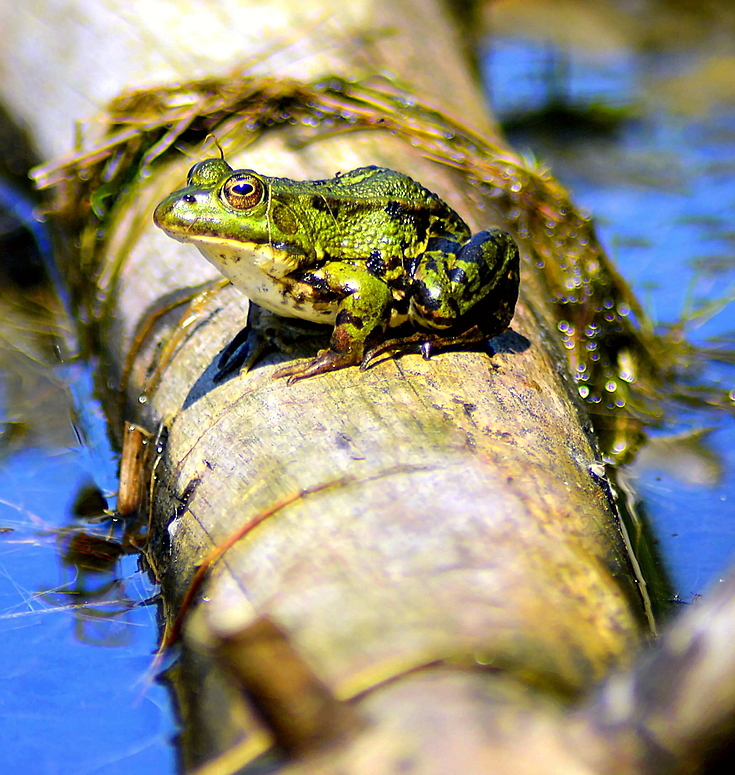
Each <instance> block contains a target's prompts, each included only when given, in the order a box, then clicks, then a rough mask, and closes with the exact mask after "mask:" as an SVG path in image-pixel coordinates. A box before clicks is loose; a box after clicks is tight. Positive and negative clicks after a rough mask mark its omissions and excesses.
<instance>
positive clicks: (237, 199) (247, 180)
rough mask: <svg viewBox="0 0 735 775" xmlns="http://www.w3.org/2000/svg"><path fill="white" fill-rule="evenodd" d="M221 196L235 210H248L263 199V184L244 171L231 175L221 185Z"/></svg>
mask: <svg viewBox="0 0 735 775" xmlns="http://www.w3.org/2000/svg"><path fill="white" fill-rule="evenodd" d="M222 198H223V199H224V200H225V202H226V203H227V204H228V205H229V206H230V207H233V208H234V209H235V210H249V209H250V208H251V207H255V205H257V204H260V202H261V201H262V200H263V184H262V182H261V181H260V180H258V178H256V177H255V176H254V175H250V174H249V173H246V172H242V173H240V174H238V175H233V176H232V177H231V178H229V179H228V180H226V181H225V183H224V185H223V186H222Z"/></svg>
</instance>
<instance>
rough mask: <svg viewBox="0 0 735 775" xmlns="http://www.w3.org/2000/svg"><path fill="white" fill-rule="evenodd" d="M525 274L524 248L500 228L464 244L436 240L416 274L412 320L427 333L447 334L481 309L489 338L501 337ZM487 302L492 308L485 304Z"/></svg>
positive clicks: (479, 322)
mask: <svg viewBox="0 0 735 775" xmlns="http://www.w3.org/2000/svg"><path fill="white" fill-rule="evenodd" d="M519 271H520V260H519V254H518V247H517V245H516V244H515V242H514V241H513V239H512V237H511V236H510V235H509V234H507V233H506V232H504V231H500V229H489V230H487V231H481V232H478V233H477V234H475V235H474V236H473V237H472V238H471V239H469V240H468V241H467V242H465V243H464V245H460V244H459V243H458V242H455V241H454V240H452V239H451V238H444V237H438V238H433V239H431V240H429V244H428V246H427V250H426V251H425V253H424V254H423V256H422V257H421V258H420V260H419V261H418V262H417V264H416V267H415V269H414V271H413V272H412V278H413V285H412V298H411V309H410V316H411V318H412V320H413V322H414V323H417V324H418V325H420V326H423V327H425V328H433V329H447V328H451V327H452V326H454V325H455V324H456V323H457V322H458V321H459V319H460V318H462V317H463V316H464V315H466V314H467V313H468V312H470V310H472V309H473V308H476V310H477V312H478V313H480V314H478V315H477V319H476V320H475V321H474V322H475V323H476V324H477V325H479V326H480V327H481V328H482V329H483V330H485V331H487V333H488V335H489V336H492V335H494V334H497V333H500V332H501V331H503V330H505V328H507V326H508V324H509V323H510V321H511V318H512V317H513V311H514V309H515V303H516V300H517V298H518V283H519ZM483 299H485V300H486V301H487V302H488V303H487V304H486V305H479V304H478V302H481V301H482V300H483ZM476 305H477V307H476Z"/></svg>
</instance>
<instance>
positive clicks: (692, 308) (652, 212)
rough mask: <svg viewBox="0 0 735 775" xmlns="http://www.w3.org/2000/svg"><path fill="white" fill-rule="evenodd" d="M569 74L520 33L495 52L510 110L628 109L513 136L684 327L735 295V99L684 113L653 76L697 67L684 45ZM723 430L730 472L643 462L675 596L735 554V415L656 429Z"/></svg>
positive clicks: (574, 63) (725, 373) (588, 60)
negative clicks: (599, 124)
mask: <svg viewBox="0 0 735 775" xmlns="http://www.w3.org/2000/svg"><path fill="white" fill-rule="evenodd" d="M562 57H563V59H564V60H565V61H564V63H563V65H562V67H561V70H562V71H563V73H564V79H563V83H562V84H561V85H558V84H557V85H552V86H551V87H550V86H549V70H550V68H549V48H548V47H547V48H541V47H540V46H539V44H538V42H534V41H527V40H522V39H505V40H502V39H501V40H499V41H496V42H495V43H494V44H493V48H492V50H491V51H490V52H489V54H488V57H487V60H486V63H485V64H486V74H487V75H488V78H489V80H490V81H491V88H490V92H491V95H492V98H493V104H494V107H495V109H496V110H497V112H498V113H499V115H500V117H501V119H502V118H505V119H510V118H513V117H517V116H518V115H519V112H522V111H524V110H525V111H532V110H540V109H541V108H543V106H544V105H545V104H546V101H547V100H549V99H550V98H556V99H557V100H559V99H561V100H562V102H563V103H564V104H566V105H568V106H573V107H577V108H579V107H585V106H589V105H607V106H611V107H613V108H617V109H623V110H625V111H626V113H627V116H628V118H627V119H626V120H624V121H622V123H621V124H620V126H619V127H618V128H617V131H615V132H614V133H613V134H612V135H610V134H605V133H597V132H594V131H590V132H588V133H585V132H584V131H578V132H573V133H571V134H570V133H568V132H567V135H566V136H564V132H563V131H559V132H556V131H555V129H554V127H553V126H549V127H545V128H544V129H543V130H542V131H539V129H538V127H537V128H536V129H535V130H534V131H525V132H524V131H523V130H522V129H519V130H517V132H516V134H515V135H512V136H511V140H512V141H514V142H515V143H516V145H517V146H518V147H519V148H521V149H523V148H526V149H527V150H530V151H532V152H533V153H534V155H535V156H536V157H538V158H540V160H541V161H544V162H548V163H549V164H550V166H551V168H552V170H553V172H554V174H555V175H556V176H557V177H558V178H560V179H561V181H562V182H563V183H565V185H567V186H568V187H569V188H570V189H571V191H572V194H573V198H574V200H575V202H577V204H578V205H579V206H581V207H582V208H583V209H585V210H587V211H589V212H590V213H592V214H593V216H594V218H595V221H596V224H597V228H598V233H599V235H600V237H601V240H602V242H603V244H604V245H605V247H606V248H607V250H608V251H609V253H610V255H612V256H613V257H614V259H615V261H616V263H617V265H618V267H619V269H620V271H621V273H622V275H623V276H624V277H625V278H626V279H627V280H628V282H629V283H630V284H631V285H632V287H633V289H634V290H635V292H636V294H637V295H638V297H639V298H640V299H641V300H642V301H643V303H644V306H645V309H646V311H647V313H648V315H649V317H650V318H651V319H652V320H653V321H654V323H656V324H657V325H659V326H665V325H667V324H669V325H670V324H675V323H677V322H678V321H680V320H682V319H683V318H687V317H691V315H692V313H695V312H696V311H697V310H699V309H702V307H703V306H704V305H706V304H707V303H708V302H712V301H715V300H720V299H724V300H726V299H728V298H733V297H735V226H734V225H733V224H734V223H735V220H734V216H735V174H733V173H735V106H733V105H726V104H713V105H710V106H709V112H708V113H706V114H705V115H698V116H697V115H687V114H685V113H683V112H680V111H677V110H676V109H675V106H672V105H671V104H670V103H667V101H666V100H664V99H663V97H661V95H659V94H657V92H656V90H655V88H654V89H652V88H651V86H650V83H651V76H652V74H656V73H664V72H665V73H667V74H673V73H674V72H683V73H685V72H686V71H687V67H688V66H690V65H691V64H692V63H693V62H694V61H696V57H695V56H694V55H693V54H692V53H691V52H690V53H687V52H683V53H682V54H681V55H680V56H679V57H678V58H672V56H671V55H670V54H660V55H658V56H656V55H655V54H653V53H650V52H649V53H648V54H647V55H646V56H645V57H644V56H642V55H637V54H635V52H627V53H626V52H617V53H616V54H615V55H611V54H606V55H595V54H593V53H592V54H591V53H589V52H581V53H580V52H571V53H569V52H567V54H566V55H562ZM722 306H723V308H722V309H721V310H720V311H719V312H718V314H716V315H714V316H712V317H709V319H707V318H701V319H698V320H696V322H693V323H692V324H691V325H690V326H688V328H687V331H688V338H689V340H690V341H692V342H694V343H697V344H707V342H708V338H710V337H716V336H724V335H727V334H731V333H732V332H733V331H735V305H732V304H731V305H726V304H723V305H722ZM701 376H702V379H709V380H712V381H713V382H716V383H718V384H721V385H722V386H723V387H725V388H727V389H728V390H729V389H730V388H735V371H734V370H733V369H732V368H729V367H723V366H718V365H710V366H707V367H706V368H705V369H704V370H703V372H702V375H701ZM701 427H711V428H713V431H712V433H711V434H710V435H709V436H708V437H707V441H706V442H705V443H706V444H707V446H708V448H709V450H710V452H712V453H714V454H715V455H716V456H718V457H719V462H720V464H721V467H722V472H721V475H720V476H719V477H715V476H712V475H711V476H709V477H706V476H705V477H700V478H701V479H709V480H710V481H699V482H696V481H692V480H694V479H697V478H698V477H697V476H696V475H695V473H694V472H696V471H698V470H699V465H698V461H696V460H692V459H690V460H687V459H686V458H684V462H683V463H681V464H680V465H679V466H676V465H674V464H672V459H671V458H672V457H676V455H675V454H674V453H670V452H667V453H666V454H664V455H663V456H659V457H658V459H657V460H648V461H647V462H646V463H645V464H641V465H638V466H634V467H633V469H632V471H631V472H630V474H631V475H632V476H633V477H634V482H635V485H636V487H637V491H638V495H639V497H640V498H641V500H642V504H643V508H644V509H645V511H646V513H647V514H648V515H649V517H650V519H651V522H652V525H653V529H654V534H655V536H656V538H657V540H658V541H659V549H660V551H661V553H662V555H663V559H664V562H665V564H666V566H667V567H668V570H669V572H670V575H671V577H672V581H673V585H674V589H675V592H676V594H677V595H678V596H679V598H680V599H681V600H684V601H687V600H691V599H692V597H693V596H694V595H695V594H701V593H703V592H704V591H705V589H706V587H707V585H708V584H711V583H716V582H717V579H718V578H720V577H721V575H722V573H723V572H724V570H725V569H726V568H727V567H728V566H729V564H730V563H732V562H735V519H733V517H735V509H734V508H733V507H734V506H735V452H734V450H735V443H734V442H735V422H734V421H733V419H732V417H731V416H730V415H729V414H726V413H724V412H692V411H688V410H685V409H684V408H682V407H679V408H678V409H677V408H675V409H674V410H673V411H670V412H669V414H668V416H667V422H666V423H665V424H664V425H663V426H662V427H660V428H654V429H650V434H651V435H652V436H657V437H666V436H671V435H672V434H675V433H684V432H686V431H690V430H692V429H696V428H701Z"/></svg>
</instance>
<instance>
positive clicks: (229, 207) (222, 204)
mask: <svg viewBox="0 0 735 775" xmlns="http://www.w3.org/2000/svg"><path fill="white" fill-rule="evenodd" d="M153 222H154V223H155V224H156V226H158V227H159V228H161V229H163V230H164V231H165V232H166V233H167V234H168V235H169V236H170V237H173V238H174V239H177V240H179V241H180V242H193V243H194V244H195V245H197V247H199V248H200V249H202V250H206V249H207V248H211V247H213V246H217V245H228V246H229V247H231V248H236V247H240V248H243V247H250V248H254V247H256V246H263V245H266V244H269V245H273V244H274V243H275V244H278V243H284V242H286V243H288V242H292V241H293V238H294V235H296V233H297V232H298V231H299V223H298V222H297V221H296V219H295V217H294V216H293V215H292V214H291V211H290V209H289V208H287V207H284V205H282V204H280V203H278V202H275V201H274V200H273V198H272V192H271V189H270V183H269V179H267V178H264V177H263V176H261V175H258V174H257V173H256V172H253V171H252V170H233V169H232V167H230V165H229V164H228V163H227V162H226V161H225V160H224V159H205V160H204V161H200V162H198V163H197V164H195V165H194V166H193V167H192V168H191V170H189V175H188V177H187V180H186V186H185V187H184V188H181V189H179V190H178V191H174V192H173V193H172V194H170V195H169V196H167V197H166V199H164V200H163V201H162V202H161V203H160V204H159V205H158V207H156V210H155V212H154V213H153Z"/></svg>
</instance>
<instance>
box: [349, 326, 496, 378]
mask: <svg viewBox="0 0 735 775" xmlns="http://www.w3.org/2000/svg"><path fill="white" fill-rule="evenodd" d="M487 339H488V335H487V333H485V332H484V331H483V330H482V329H481V328H480V326H472V327H471V328H468V329H467V330H466V331H461V332H459V333H454V334H449V333H435V332H433V331H415V332H414V333H412V334H409V335H408V336H398V337H394V338H393V339H386V340H385V341H383V342H380V343H379V344H377V345H375V347H371V348H370V349H369V350H368V351H367V352H366V353H365V355H364V356H363V359H362V363H361V364H360V370H361V371H365V370H366V369H368V368H370V364H371V363H372V362H373V361H374V360H375V359H376V358H378V357H379V356H381V355H386V354H389V355H390V356H391V357H396V356H400V355H405V354H407V353H421V355H423V357H424V360H429V358H431V355H432V353H433V352H434V351H435V350H446V349H448V348H450V347H460V346H463V345H468V344H476V343H477V342H483V341H486V340H487Z"/></svg>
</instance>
